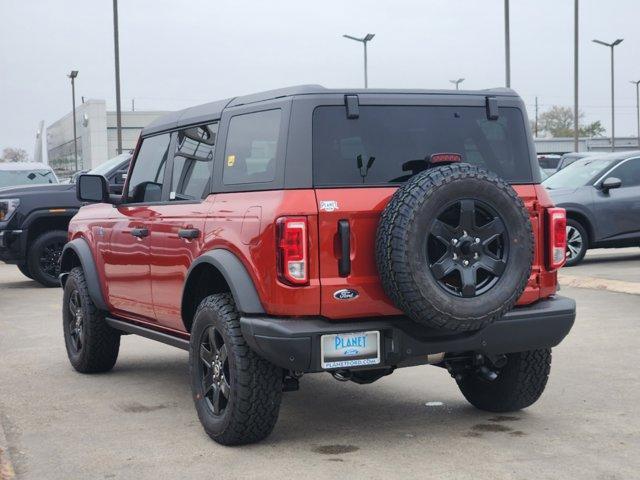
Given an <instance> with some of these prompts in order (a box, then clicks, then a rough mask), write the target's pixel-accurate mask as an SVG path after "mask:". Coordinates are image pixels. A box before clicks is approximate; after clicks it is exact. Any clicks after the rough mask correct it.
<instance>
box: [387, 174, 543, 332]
mask: <svg viewBox="0 0 640 480" xmlns="http://www.w3.org/2000/svg"><path fill="white" fill-rule="evenodd" d="M468 200H472V201H473V202H474V205H485V206H488V207H487V208H489V209H491V210H493V211H495V212H496V214H497V215H498V217H499V219H500V221H501V222H502V224H503V227H504V228H503V232H504V234H503V235H504V238H507V239H508V241H505V242H504V243H505V245H506V247H505V248H508V252H507V253H508V255H506V254H505V256H506V257H507V258H506V259H504V260H503V261H504V267H502V268H504V270H503V271H502V273H500V275H497V276H496V277H499V278H498V279H497V280H496V281H495V282H494V284H493V286H490V287H489V289H488V291H485V292H483V293H481V294H478V295H477V296H475V297H473V298H467V297H464V296H456V295H454V294H451V293H450V292H449V291H447V290H446V289H445V288H443V287H442V284H441V283H439V282H438V280H437V279H436V278H435V277H434V274H432V272H431V270H430V268H431V267H430V262H429V258H428V253H427V250H428V248H427V242H428V237H429V235H430V232H431V231H432V230H431V226H432V225H434V224H435V223H434V222H435V221H436V220H438V212H440V211H441V210H443V209H445V210H446V208H447V205H450V204H452V202H454V203H455V201H459V202H463V201H468ZM460 204H461V205H462V203H460ZM460 215H461V214H460ZM498 217H496V218H498ZM460 222H462V217H460ZM475 222H476V220H475V219H474V220H473V224H474V225H475ZM441 223H442V222H441ZM461 225H462V223H460V225H459V226H458V227H455V228H453V230H455V231H456V232H457V233H456V234H455V235H456V236H459V235H460V234H461V233H460V232H463V229H462V227H461ZM479 228H481V227H479ZM464 232H465V233H464V236H465V237H467V233H466V230H464ZM460 238H462V237H460ZM474 240H475V241H476V242H478V241H479V240H478V239H477V238H476V239H474ZM452 241H454V240H452ZM455 241H457V240H455ZM448 245H449V246H447V247H446V248H447V252H449V250H448V249H449V248H453V247H451V245H450V244H448ZM479 245H481V246H482V247H472V248H484V246H483V245H484V243H481V244H479ZM533 248H534V238H533V231H532V228H531V221H530V219H529V214H528V212H527V210H526V208H525V206H524V204H523V203H522V200H521V199H520V197H519V196H518V194H517V193H516V192H515V190H514V189H513V188H512V187H511V186H510V185H509V184H508V183H506V182H505V181H504V180H502V179H501V178H499V177H498V176H497V175H495V174H493V173H490V172H488V171H486V170H483V169H480V168H477V167H475V166H472V165H469V164H464V163H462V164H452V165H447V166H441V167H436V168H432V169H429V170H426V171H424V172H421V173H420V174H418V175H415V176H414V177H412V178H411V179H410V180H409V181H408V182H407V183H405V184H404V185H403V186H402V187H400V188H399V189H398V190H397V191H396V192H395V194H394V195H393V197H392V198H391V200H390V202H389V203H388V205H387V206H386V208H385V209H384V211H383V213H382V215H381V217H380V223H379V225H378V231H377V238H376V262H377V267H378V272H379V274H380V278H381V281H382V285H383V288H384V291H385V293H386V294H387V295H388V296H389V297H390V298H391V299H392V300H393V302H394V303H395V305H396V306H397V307H398V308H399V309H401V310H403V311H404V312H405V313H406V314H407V315H408V316H409V317H410V318H411V319H413V320H414V321H415V322H417V323H420V324H423V325H427V326H429V327H431V328H439V329H446V330H453V331H471V330H479V329H481V328H483V327H485V326H486V325H488V324H490V323H492V322H493V321H494V320H496V319H497V318H500V317H501V316H502V315H504V314H505V313H506V312H508V311H509V310H511V309H512V308H513V306H514V305H515V304H516V302H517V300H518V298H520V296H521V295H522V292H523V291H524V289H525V287H526V285H527V282H528V280H529V276H530V274H531V263H532V261H533ZM451 255H452V256H451V258H452V259H456V258H458V259H457V260H455V261H456V262H460V259H459V257H455V256H453V253H451ZM480 255H483V253H480ZM443 258H444V257H443ZM473 261H474V260H473V258H472V259H471V262H472V263H473ZM471 267H473V265H471ZM479 267H480V266H478V268H479ZM456 268H457V269H460V270H462V267H461V266H460V265H457V266H456ZM476 271H477V270H476ZM460 275H462V273H461V274H460ZM460 281H461V282H462V279H460Z"/></svg>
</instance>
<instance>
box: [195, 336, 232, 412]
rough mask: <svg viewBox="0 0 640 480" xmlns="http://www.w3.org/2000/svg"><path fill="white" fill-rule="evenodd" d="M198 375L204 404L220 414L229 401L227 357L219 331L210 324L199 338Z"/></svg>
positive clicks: (225, 347) (229, 388)
mask: <svg viewBox="0 0 640 480" xmlns="http://www.w3.org/2000/svg"><path fill="white" fill-rule="evenodd" d="M199 376H200V378H201V382H202V392H203V396H204V398H205V401H206V405H207V407H208V408H210V409H211V412H212V413H213V414H214V415H222V414H223V413H224V411H225V409H226V407H227V404H228V403H229V395H230V392H231V386H230V383H229V379H230V375H229V357H228V353H227V346H226V344H225V343H224V339H223V338H222V335H220V332H218V331H217V330H216V328H215V327H213V326H210V327H208V328H207V329H205V330H204V332H203V333H202V336H201V338H200V363H199Z"/></svg>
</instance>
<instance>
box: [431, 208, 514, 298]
mask: <svg viewBox="0 0 640 480" xmlns="http://www.w3.org/2000/svg"><path fill="white" fill-rule="evenodd" d="M429 231H430V233H429V237H428V240H427V258H428V261H429V269H430V270H431V273H432V274H433V276H434V277H435V279H436V281H437V282H438V285H440V287H442V288H443V289H444V290H445V291H447V292H449V293H451V294H453V295H456V296H459V297H466V298H470V297H477V296H479V295H482V294H483V293H485V292H487V291H488V290H489V289H491V288H492V287H493V286H494V285H495V284H496V283H497V282H498V280H499V279H500V277H501V275H502V273H503V272H504V270H505V268H506V265H507V259H508V255H509V238H508V235H507V230H506V228H505V224H504V221H503V220H502V218H501V217H500V215H499V214H498V213H497V212H496V211H495V209H494V208H493V207H491V206H489V205H488V204H486V203H484V202H482V201H480V200H474V199H461V200H458V201H455V202H453V203H451V204H449V205H447V206H445V207H444V208H443V209H441V211H440V212H439V213H438V215H437V216H436V219H435V220H434V221H433V224H432V226H431V228H430V230H429Z"/></svg>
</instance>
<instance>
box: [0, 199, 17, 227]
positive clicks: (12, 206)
mask: <svg viewBox="0 0 640 480" xmlns="http://www.w3.org/2000/svg"><path fill="white" fill-rule="evenodd" d="M18 205H20V200H19V199H18V198H7V199H0V222H6V221H7V220H9V219H10V218H11V216H12V215H13V213H14V212H15V211H16V209H17V208H18Z"/></svg>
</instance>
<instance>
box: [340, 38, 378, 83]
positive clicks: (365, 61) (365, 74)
mask: <svg viewBox="0 0 640 480" xmlns="http://www.w3.org/2000/svg"><path fill="white" fill-rule="evenodd" d="M342 36H343V37H344V38H348V39H349V40H355V41H356V42H361V43H362V44H363V45H364V88H369V78H368V73H367V43H368V42H370V41H371V40H373V37H375V36H376V34H375V33H367V34H366V35H365V36H364V37H362V38H358V37H353V36H351V35H342Z"/></svg>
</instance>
